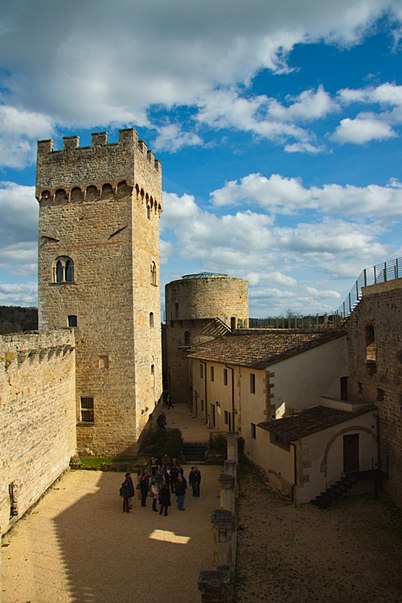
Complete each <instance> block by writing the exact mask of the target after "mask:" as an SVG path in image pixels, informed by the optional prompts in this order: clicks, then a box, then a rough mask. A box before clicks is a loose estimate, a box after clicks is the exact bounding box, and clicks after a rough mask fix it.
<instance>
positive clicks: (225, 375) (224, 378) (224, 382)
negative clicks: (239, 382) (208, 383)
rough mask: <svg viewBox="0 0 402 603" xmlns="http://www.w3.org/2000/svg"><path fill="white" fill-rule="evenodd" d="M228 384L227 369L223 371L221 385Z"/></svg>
mask: <svg viewBox="0 0 402 603" xmlns="http://www.w3.org/2000/svg"><path fill="white" fill-rule="evenodd" d="M227 384H228V369H223V385H227Z"/></svg>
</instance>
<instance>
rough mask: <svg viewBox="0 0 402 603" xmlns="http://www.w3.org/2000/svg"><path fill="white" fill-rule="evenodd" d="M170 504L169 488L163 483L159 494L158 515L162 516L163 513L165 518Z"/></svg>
mask: <svg viewBox="0 0 402 603" xmlns="http://www.w3.org/2000/svg"><path fill="white" fill-rule="evenodd" d="M170 504H171V503H170V490H169V486H168V484H167V483H166V482H164V484H163V485H162V488H161V489H160V492H159V505H160V509H159V515H162V513H163V514H164V515H165V516H166V515H167V514H168V507H170Z"/></svg>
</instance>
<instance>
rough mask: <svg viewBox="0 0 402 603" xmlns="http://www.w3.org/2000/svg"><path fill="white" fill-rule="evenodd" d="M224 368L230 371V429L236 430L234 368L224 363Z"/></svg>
mask: <svg viewBox="0 0 402 603" xmlns="http://www.w3.org/2000/svg"><path fill="white" fill-rule="evenodd" d="M225 368H227V369H229V370H230V371H232V431H236V425H235V396H234V369H233V367H232V366H229V365H228V364H225Z"/></svg>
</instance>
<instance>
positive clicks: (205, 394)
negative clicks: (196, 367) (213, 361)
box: [200, 362, 208, 424]
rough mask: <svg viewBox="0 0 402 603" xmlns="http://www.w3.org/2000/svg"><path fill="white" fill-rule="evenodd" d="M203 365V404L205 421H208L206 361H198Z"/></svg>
mask: <svg viewBox="0 0 402 603" xmlns="http://www.w3.org/2000/svg"><path fill="white" fill-rule="evenodd" d="M200 364H201V365H202V366H203V367H204V398H205V400H204V404H205V423H206V424H207V423H208V390H207V363H206V362H200Z"/></svg>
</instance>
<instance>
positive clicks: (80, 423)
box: [77, 421, 95, 427]
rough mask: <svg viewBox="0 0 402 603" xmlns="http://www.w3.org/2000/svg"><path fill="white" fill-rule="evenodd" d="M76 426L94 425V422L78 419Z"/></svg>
mask: <svg viewBox="0 0 402 603" xmlns="http://www.w3.org/2000/svg"><path fill="white" fill-rule="evenodd" d="M77 427H95V422H92V423H90V422H89V421H78V423H77Z"/></svg>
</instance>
